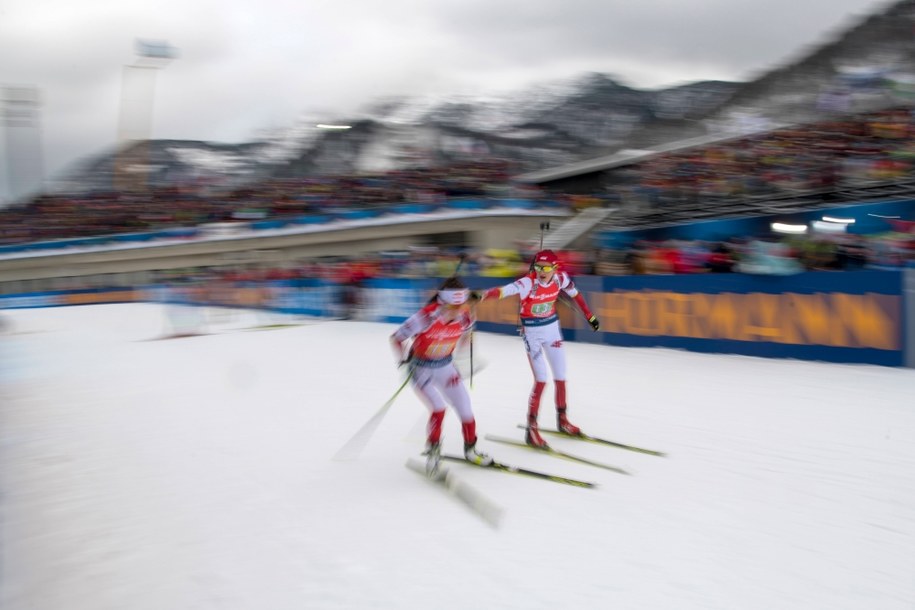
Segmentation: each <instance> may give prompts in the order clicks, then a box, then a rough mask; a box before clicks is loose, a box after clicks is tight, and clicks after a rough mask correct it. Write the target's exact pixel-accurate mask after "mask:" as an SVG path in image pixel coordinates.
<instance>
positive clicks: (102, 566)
mask: <svg viewBox="0 0 915 610" xmlns="http://www.w3.org/2000/svg"><path fill="white" fill-rule="evenodd" d="M245 316H248V317H247V318H246V317H245ZM0 318H4V319H5V320H6V322H7V328H6V331H5V333H4V334H2V335H0V350H2V351H0V375H2V378H0V381H2V384H0V392H2V393H0V491H2V496H0V509H2V512H0V517H2V522H0V562H2V563H0V608H3V609H4V610H57V609H66V610H108V609H111V610H125V609H130V610H164V609H168V610H183V609H189V610H190V609H194V610H198V609H210V608H213V609H216V608H219V609H233V610H234V609H238V610H249V609H253V608H257V609H264V610H286V609H290V610H292V609H296V610H302V609H306V608H307V609H308V610H320V609H329V610H338V609H350V608H352V609H366V608H373V609H379V610H394V609H404V608H424V607H434V608H439V609H442V610H450V609H455V610H467V609H468V608H529V609H539V608H544V609H545V608H575V609H590V608H601V609H603V608H620V609H629V608H632V609H636V608H637V609H639V610H655V609H657V610H672V609H676V610H714V609H722V610H735V609H739V610H756V609H758V610H773V609H778V610H789V609H791V610H793V609H798V610H801V609H803V610H811V609H821V608H822V609H829V610H840V609H854V610H861V609H866V610H878V609H879V610H912V608H915V401H913V399H912V395H913V391H915V371H912V370H905V369H890V368H879V367H871V366H846V365H834V364H824V363H809V362H799V361H788V360H765V359H757V358H749V357H738V356H719V355H706V354H694V353H688V352H680V351H674V350H660V349H617V348H612V347H606V346H598V345H581V344H567V348H568V357H569V361H570V365H569V366H570V378H569V394H570V404H571V405H572V406H571V407H570V415H571V416H572V419H573V421H575V422H576V423H578V424H579V425H580V426H582V427H583V428H584V429H585V430H586V431H588V432H590V433H591V434H593V435H595V436H605V437H608V438H611V439H614V440H618V441H621V442H625V443H630V444H635V445H641V446H645V447H649V448H652V449H659V450H663V451H666V452H668V453H669V456H668V457H666V458H659V457H653V456H648V455H641V454H637V453H633V452H626V451H622V450H617V449H613V448H609V447H602V446H597V445H591V444H586V443H581V442H578V441H574V440H563V439H559V440H555V441H553V444H554V446H555V447H557V448H560V449H565V450H567V451H569V452H574V453H578V454H580V455H583V456H587V457H590V458H592V459H595V460H602V461H605V462H609V463H611V464H615V465H617V466H620V467H623V468H626V469H628V470H630V471H632V472H633V473H634V476H623V475H619V474H615V473H613V472H609V471H605V470H599V469H596V468H593V467H589V466H585V465H579V464H575V463H572V462H567V461H561V460H558V459H556V458H552V457H549V456H546V455H541V454H537V453H535V452H533V451H528V450H526V449H522V448H514V447H510V446H505V445H497V444H495V443H492V442H487V441H481V445H482V446H483V448H484V449H486V450H488V451H489V452H490V453H491V454H493V455H494V456H495V457H496V458H497V459H499V460H502V461H504V462H508V463H512V464H517V465H522V466H527V467H530V468H537V469H542V470H548V471H551V472H555V473H557V474H563V475H567V476H574V477H577V478H582V479H586V480H589V481H594V482H595V483H597V484H598V485H599V487H598V488H597V489H593V490H589V489H579V488H574V487H569V486H564V485H559V484H555V483H550V482H544V481H537V480H531V479H525V478H522V477H518V476H512V475H508V474H502V473H498V472H490V471H486V470H482V469H475V468H472V467H469V466H465V465H463V464H455V465H453V466H451V468H452V470H453V471H454V472H456V473H457V474H458V475H459V476H460V477H461V478H462V479H463V480H464V481H466V482H468V483H469V484H471V485H473V486H474V487H475V488H476V489H477V490H479V491H480V492H481V493H483V494H485V495H486V496H487V497H488V498H489V499H491V500H492V501H493V502H495V503H497V504H498V505H499V506H500V507H501V508H502V509H503V511H504V518H503V520H502V523H501V526H500V527H499V528H493V527H490V526H489V525H487V524H486V523H485V522H484V521H482V520H481V519H480V518H479V517H478V516H477V515H475V514H474V513H473V512H471V511H470V510H468V509H467V507H465V506H464V505H462V504H461V503H459V502H458V501H457V500H456V499H455V498H453V497H452V496H450V495H448V494H447V493H445V492H444V491H443V490H442V489H441V488H439V487H437V486H435V485H433V484H431V483H430V482H428V481H425V480H424V479H423V478H421V477H420V476H418V475H417V474H415V473H413V472H411V471H409V470H408V469H406V468H404V462H405V461H406V460H407V458H409V457H411V456H415V455H416V454H417V453H418V452H419V451H420V449H421V447H422V443H423V428H424V423H425V414H424V411H423V408H422V407H421V405H420V403H419V401H418V399H417V398H416V397H415V396H414V395H413V394H412V393H411V392H409V391H405V392H404V393H402V394H401V395H400V396H399V397H398V399H397V401H396V402H395V404H394V406H393V407H392V408H391V410H390V411H389V413H388V415H387V417H386V418H385V419H384V421H383V422H382V424H381V426H380V427H379V428H378V430H377V432H376V433H375V435H374V436H373V437H372V439H371V441H370V442H369V444H368V445H367V446H366V447H365V449H364V451H363V453H362V455H361V457H360V458H359V459H357V460H355V461H351V462H339V461H334V460H332V459H331V458H332V456H333V455H334V454H335V453H336V451H337V450H338V449H339V448H340V447H341V446H342V445H343V444H344V443H345V442H346V441H347V440H348V439H349V438H350V437H351V436H352V435H353V434H354V433H355V432H356V430H358V429H359V427H360V426H361V425H362V424H363V423H365V422H366V421H367V420H368V419H369V418H370V417H371V416H372V415H373V414H374V413H375V412H376V411H377V410H378V409H379V408H380V407H381V405H382V404H383V403H384V402H385V401H386V400H387V399H388V398H390V396H391V395H392V394H393V392H394V390H396V388H397V387H398V385H399V384H400V381H401V379H400V378H399V376H398V372H397V371H396V369H395V367H394V365H393V361H392V356H391V354H390V351H389V349H388V345H387V336H388V334H390V332H391V331H392V330H393V328H394V326H393V325H390V324H373V323H362V322H310V323H306V324H304V325H301V326H295V327H286V328H275V329H271V330H259V331H252V330H246V329H247V328H249V327H252V326H257V325H259V324H261V323H262V322H263V320H262V319H260V318H258V316H255V315H254V314H237V315H230V314H226V313H220V314H217V315H216V318H214V319H211V322H212V323H213V328H214V329H217V330H219V332H216V333H214V334H211V335H207V336H201V337H190V338H183V339H174V340H167V341H157V340H150V339H155V338H157V337H160V336H162V334H163V333H164V332H165V328H166V326H167V325H166V324H165V316H164V309H163V307H162V306H160V305H152V304H134V305H104V306H86V307H71V308H59V309H48V310H20V311H7V312H0ZM273 321H275V320H271V322H273ZM475 357H476V359H477V361H478V362H484V361H485V364H486V368H485V369H484V370H482V371H481V372H479V373H478V374H477V375H476V376H475V378H474V383H473V389H472V391H471V395H472V397H473V399H474V404H475V409H476V412H477V418H478V426H479V431H480V433H481V435H482V434H486V433H490V434H498V435H501V436H516V437H517V438H519V439H520V438H521V431H520V430H518V429H516V427H515V426H516V424H518V423H520V422H521V421H522V419H523V413H524V410H525V401H526V396H527V392H528V389H529V386H530V378H529V376H530V373H529V370H528V367H527V363H526V361H525V358H524V355H523V351H522V348H521V345H520V340H519V339H518V338H517V337H514V336H499V335H490V334H485V333H479V334H478V336H477V338H476V346H475ZM548 391H551V390H548ZM547 398H548V400H547V401H546V404H545V405H544V408H543V410H542V411H543V412H542V415H541V423H543V424H547V423H552V400H551V397H547ZM445 430H446V432H445V433H446V439H445V444H446V448H447V449H452V450H455V451H456V450H458V449H459V448H460V432H459V427H458V424H457V419H456V418H455V417H454V415H453V414H450V415H449V417H448V418H447V419H446V429H445Z"/></svg>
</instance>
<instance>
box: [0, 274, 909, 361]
mask: <svg viewBox="0 0 915 610" xmlns="http://www.w3.org/2000/svg"><path fill="white" fill-rule="evenodd" d="M905 273H909V274H912V273H915V270H908V271H896V270H887V271H859V272H814V273H802V274H798V275H793V276H753V275H745V274H721V275H717V274H716V275H708V274H705V275H665V276H629V277H598V276H583V277H579V278H576V283H577V285H578V287H579V289H580V290H581V291H582V292H583V293H584V295H585V298H586V300H587V301H588V303H589V304H590V306H591V309H592V310H593V312H594V313H595V315H597V316H598V318H599V319H600V321H601V329H600V331H599V332H597V333H595V332H593V331H591V330H590V328H589V327H587V325H586V324H585V321H584V319H583V317H582V316H581V315H580V313H579V312H578V311H577V309H575V308H573V306H568V305H563V306H562V307H560V317H561V320H562V324H563V329H564V330H563V332H564V336H565V338H566V339H567V340H572V341H585V342H590V343H603V344H608V345H618V346H626V347H667V348H676V349H686V350H691V351H697V352H710V353H732V354H743V355H748V356H762V357H777V358H797V359H802V360H822V361H828V362H849V363H868V364H877V365H884V366H903V365H905V364H906V363H907V362H912V361H913V360H915V359H913V358H908V359H907V358H906V354H907V353H908V352H907V348H906V342H907V339H909V335H913V334H915V331H912V330H911V326H912V325H908V326H907V315H908V314H907V312H906V310H907V309H912V303H908V304H907V303H906V300H907V299H906V296H907V295H906V293H904V292H903V278H904V274H905ZM440 281H441V280H439V279H432V278H429V279H403V278H390V279H374V280H367V281H365V282H364V283H363V284H362V285H361V286H360V288H359V297H358V299H359V310H358V317H359V318H360V319H363V320H369V321H377V322H388V323H398V322H400V321H402V320H404V319H405V318H406V317H407V316H409V315H411V314H412V313H414V312H415V311H417V310H418V309H419V308H420V307H422V306H423V305H424V304H425V303H426V302H427V301H428V299H429V297H430V296H431V295H432V294H433V293H434V289H435V287H436V286H437V285H438V284H439V282H440ZM465 281H466V283H467V284H468V285H470V286H471V287H473V288H488V287H491V286H499V285H502V284H505V283H507V282H508V281H510V280H509V279H506V278H474V277H468V278H465ZM912 284H913V281H912V280H910V285H912ZM348 290H352V287H346V286H340V285H338V284H335V283H333V282H329V281H326V280H318V279H302V280H280V281H269V282H261V283H241V284H235V285H232V286H221V287H220V286H219V285H216V286H207V285H193V284H188V285H175V286H145V287H141V288H137V289H135V290H131V289H127V290H125V289H95V290H85V291H68V292H59V293H50V292H49V293H40V294H29V295H6V296H2V297H0V308H22V307H52V306H58V305H76V304H89V303H115V302H117V303H120V302H132V301H151V302H162V303H186V304H200V305H217V306H229V307H248V308H259V309H270V310H275V311H280V312H284V313H290V314H301V315H309V316H315V317H346V316H347V315H349V306H350V304H349V303H347V302H346V299H345V298H344V297H345V296H347V293H346V291H348ZM911 291H912V289H911V287H910V288H909V294H908V298H909V299H913V298H915V295H913V294H912V292H911ZM477 314H478V318H479V328H480V330H483V331H490V332H499V333H506V334H516V333H517V329H518V300H517V298H516V297H510V298H507V299H503V300H486V301H484V302H482V303H481V304H480V305H479V306H478V308H477ZM913 339H915V337H913Z"/></svg>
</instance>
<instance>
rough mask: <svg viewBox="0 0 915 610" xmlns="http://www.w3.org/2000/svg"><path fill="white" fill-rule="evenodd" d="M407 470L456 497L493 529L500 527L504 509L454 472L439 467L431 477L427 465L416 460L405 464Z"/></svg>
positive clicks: (410, 460)
mask: <svg viewBox="0 0 915 610" xmlns="http://www.w3.org/2000/svg"><path fill="white" fill-rule="evenodd" d="M405 466H406V467H407V468H409V469H410V470H412V471H413V472H415V473H417V474H419V475H420V476H422V477H423V478H424V479H426V480H427V481H429V482H431V483H434V484H436V485H439V486H441V487H442V488H443V489H444V490H445V491H447V492H448V493H449V494H451V495H452V496H454V497H455V498H456V499H457V500H458V501H460V502H461V503H462V504H463V505H464V506H466V507H467V508H469V509H470V510H471V511H473V512H474V513H475V514H476V515H477V516H478V517H480V518H481V519H483V521H485V522H486V523H488V524H489V525H491V526H492V527H496V528H497V527H499V523H500V522H501V521H502V512H503V511H502V507H500V506H499V505H498V504H496V503H495V502H493V501H492V500H490V499H489V498H487V497H486V496H485V495H483V493H481V492H480V491H478V490H477V489H475V488H474V487H472V486H471V485H470V484H468V483H467V482H466V481H463V480H461V479H460V478H458V477H456V476H455V475H454V473H453V472H450V471H449V470H448V469H447V468H443V467H442V466H441V465H439V468H438V470H436V472H435V473H434V474H432V475H431V476H430V475H429V474H428V473H427V472H426V463H425V462H424V461H422V460H418V459H416V458H409V459H408V460H407V463H406V464H405Z"/></svg>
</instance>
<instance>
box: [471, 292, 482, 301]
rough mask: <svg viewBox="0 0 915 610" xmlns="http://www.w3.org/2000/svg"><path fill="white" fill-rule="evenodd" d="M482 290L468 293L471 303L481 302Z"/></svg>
mask: <svg viewBox="0 0 915 610" xmlns="http://www.w3.org/2000/svg"><path fill="white" fill-rule="evenodd" d="M483 293H484V291H483V290H471V291H470V300H471V301H482V300H483Z"/></svg>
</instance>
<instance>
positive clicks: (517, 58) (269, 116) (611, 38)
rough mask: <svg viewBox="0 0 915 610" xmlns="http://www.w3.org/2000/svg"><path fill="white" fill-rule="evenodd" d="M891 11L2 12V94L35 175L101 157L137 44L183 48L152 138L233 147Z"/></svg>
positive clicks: (177, 8) (540, 0)
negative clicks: (10, 89) (403, 104)
mask: <svg viewBox="0 0 915 610" xmlns="http://www.w3.org/2000/svg"><path fill="white" fill-rule="evenodd" d="M888 4H891V2H887V1H886V0H805V1H802V2H798V1H797V0H768V1H766V2H762V1H761V0H692V1H690V2H687V1H686V0H639V1H638V2H632V1H631V0H564V1H563V2H559V1H558V0H553V1H549V2H548V1H545V0H501V1H499V2H493V1H492V0H385V1H379V0H260V1H258V2H253V1H245V0H117V1H116V2H112V1H111V0H79V1H76V2H74V1H72V0H0V85H32V86H35V87H37V88H38V89H39V90H40V92H41V95H42V98H43V107H42V110H41V131H42V150H43V153H42V156H43V164H44V174H45V175H46V176H49V175H53V174H55V173H57V172H59V171H60V170H61V169H62V168H64V167H65V166H66V165H67V164H69V163H71V162H73V161H74V160H75V159H78V158H81V157H84V156H86V155H89V154H97V153H99V152H103V151H105V150H106V149H108V148H110V147H112V146H113V145H114V143H115V141H116V138H117V130H118V127H117V125H118V112H119V106H120V100H121V82H122V70H123V66H125V65H128V64H131V63H132V62H133V61H134V59H135V54H134V42H135V40H136V39H138V38H140V39H151V40H163V41H167V42H168V43H170V44H171V45H172V46H173V47H175V48H176V49H177V51H178V53H179V57H178V58H177V59H175V60H174V61H172V62H171V63H170V64H169V65H167V66H166V67H165V68H164V69H162V70H161V71H160V72H159V73H158V75H157V80H156V89H155V97H154V100H155V105H154V111H153V115H152V116H153V123H152V137H154V138H175V139H203V140H211V141H219V142H236V141H243V140H246V139H249V138H250V137H251V136H252V135H253V134H255V133H257V132H258V130H261V129H264V128H270V127H279V126H283V125H287V124H290V123H292V122H293V121H295V120H296V119H298V118H300V117H303V116H315V117H316V118H319V117H322V116H329V115H333V114H334V113H336V112H338V111H339V112H345V111H347V110H353V109H356V108H358V107H359V106H360V105H362V104H364V103H365V102H366V101H368V100H371V99H373V98H377V97H380V96H388V95H427V94H431V95H443V94H462V95H467V94H469V95H476V94H480V95H482V94H489V93H499V92H503V91H509V90H515V89H520V88H523V87H525V86H527V85H531V84H536V83H539V82H545V81H546V82H549V81H554V80H556V79H562V78H566V77H572V76H575V75H577V74H579V73H583V72H589V71H596V72H604V73H609V74H613V75H616V76H617V77H618V78H619V79H620V80H621V81H623V82H625V83H626V84H629V85H631V86H636V87H642V88H657V87H662V86H666V85H671V84H678V83H683V82H689V81H695V80H703V79H723V80H748V79H751V78H753V77H755V76H757V75H759V74H761V73H763V72H765V71H767V70H768V69H770V68H772V67H775V66H777V65H779V64H780V63H783V62H785V61H786V60H790V59H794V58H796V57H798V56H800V55H801V54H803V52H804V49H805V47H807V46H808V45H810V44H816V43H820V42H823V41H824V40H826V39H828V38H829V37H830V36H831V35H834V34H836V33H838V32H840V31H842V30H844V29H846V28H848V27H849V26H851V25H852V24H854V23H856V22H857V21H859V20H860V19H861V18H862V17H863V16H865V15H867V14H869V13H871V12H873V11H874V10H876V9H879V8H881V7H884V6H887V5H888ZM0 151H2V149H0ZM4 154H5V153H4ZM5 173H6V172H5V171H2V166H0V196H2V194H3V193H4V191H5V189H4V188H3V187H4V184H3V182H2V180H4V179H5Z"/></svg>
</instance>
